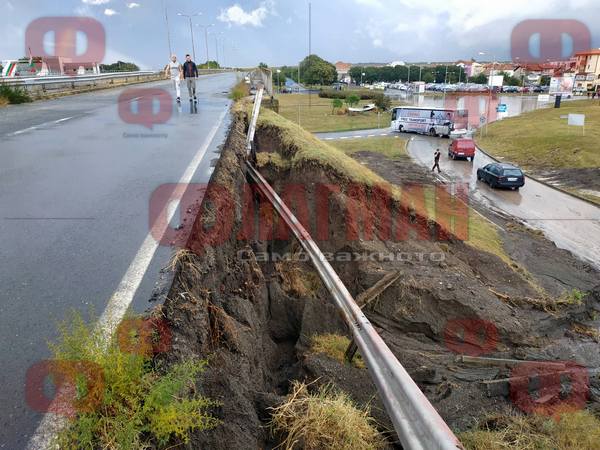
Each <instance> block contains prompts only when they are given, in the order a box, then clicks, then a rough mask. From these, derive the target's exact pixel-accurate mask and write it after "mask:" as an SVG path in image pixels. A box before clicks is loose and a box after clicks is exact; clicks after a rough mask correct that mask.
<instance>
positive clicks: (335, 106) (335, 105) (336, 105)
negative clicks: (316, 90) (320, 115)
mask: <svg viewBox="0 0 600 450" xmlns="http://www.w3.org/2000/svg"><path fill="white" fill-rule="evenodd" d="M342 106H344V103H343V102H342V100H341V99H339V98H334V99H333V100H332V101H331V108H332V109H331V114H335V110H336V109H340V108H341V107H342Z"/></svg>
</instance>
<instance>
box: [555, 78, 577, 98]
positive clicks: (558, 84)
mask: <svg viewBox="0 0 600 450" xmlns="http://www.w3.org/2000/svg"><path fill="white" fill-rule="evenodd" d="M574 84H575V76H573V75H571V76H564V77H552V78H550V94H557V95H570V94H572V93H573V85H574Z"/></svg>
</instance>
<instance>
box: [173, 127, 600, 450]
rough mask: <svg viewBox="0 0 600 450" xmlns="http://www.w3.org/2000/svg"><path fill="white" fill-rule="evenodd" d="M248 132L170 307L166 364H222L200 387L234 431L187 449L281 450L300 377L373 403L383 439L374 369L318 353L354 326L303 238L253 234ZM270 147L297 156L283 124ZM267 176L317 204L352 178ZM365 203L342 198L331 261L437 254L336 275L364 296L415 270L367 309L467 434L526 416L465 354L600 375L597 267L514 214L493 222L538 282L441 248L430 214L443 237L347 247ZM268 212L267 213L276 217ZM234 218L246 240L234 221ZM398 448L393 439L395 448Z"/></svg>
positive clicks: (297, 173)
mask: <svg viewBox="0 0 600 450" xmlns="http://www.w3.org/2000/svg"><path fill="white" fill-rule="evenodd" d="M245 128H246V118H245V117H243V115H238V116H237V117H236V119H235V120H234V123H233V125H232V130H231V133H230V136H229V139H228V140H227V143H226V144H225V146H224V149H223V153H222V158H221V159H220V161H219V163H218V165H217V168H216V170H215V174H214V176H213V180H212V181H213V182H214V183H216V184H218V185H220V186H225V187H227V189H229V190H230V192H232V196H231V198H229V202H227V203H223V204H219V202H218V200H219V199H220V196H219V192H220V191H219V192H217V193H216V194H215V195H214V199H216V200H215V201H214V202H210V201H205V204H204V205H203V207H202V208H201V211H200V214H199V216H198V218H197V219H196V221H195V223H194V226H193V228H192V230H191V233H190V237H189V239H188V240H187V245H186V246H185V248H186V250H184V251H180V252H179V253H178V261H179V265H178V270H177V272H176V274H175V277H174V283H173V286H172V288H171V290H170V292H169V294H168V296H167V299H166V301H165V303H164V305H163V306H162V312H163V315H164V317H165V318H166V320H167V321H168V322H169V324H170V325H171V327H172V333H173V341H172V342H173V348H172V351H171V352H170V353H169V354H167V355H166V356H165V360H166V362H167V363H169V362H174V361H178V360H181V359H185V358H190V357H193V358H207V359H208V361H209V365H208V369H207V371H206V373H205V374H204V376H203V377H202V378H201V379H200V380H198V383H197V389H198V390H199V391H201V392H203V393H204V394H206V395H208V396H209V397H211V398H213V399H216V400H219V401H220V402H221V406H220V407H219V408H216V409H215V410H214V414H215V415H216V416H217V417H219V418H220V419H221V420H222V425H221V426H219V427H218V428H216V429H214V430H211V431H203V432H197V433H194V434H193V436H192V439H191V442H190V443H189V444H188V445H187V446H186V448H198V449H199V448H210V449H251V448H257V449H259V448H260V449H266V448H273V447H274V446H276V445H277V444H278V443H279V442H280V441H279V439H278V437H277V436H273V435H272V434H271V433H270V432H269V429H268V421H269V407H271V406H275V405H277V404H278V403H279V402H281V401H282V399H283V396H285V395H286V394H287V393H288V390H289V388H290V384H291V381H292V380H297V379H299V380H306V381H308V382H315V381H316V382H315V384H314V385H313V386H314V387H316V386H318V385H322V384H328V383H333V384H334V385H335V386H336V387H337V388H339V389H343V390H345V391H347V392H348V393H349V394H350V395H351V396H352V397H353V398H354V399H355V400H356V401H357V402H358V403H359V404H360V405H369V406H370V407H371V409H372V415H373V417H375V418H376V420H377V421H378V423H379V424H380V427H381V429H382V430H390V429H391V425H390V423H389V420H388V418H387V415H386V413H385V411H384V410H383V409H382V404H381V402H380V401H379V399H378V396H377V392H376V389H375V387H374V386H373V384H372V382H371V380H370V377H369V375H368V370H367V369H359V368H356V367H354V366H353V365H349V364H343V363H340V362H338V361H336V360H334V359H332V358H330V357H329V356H327V355H323V354H315V353H312V352H311V351H310V339H311V336H313V335H315V334H322V333H338V334H344V335H348V329H347V327H346V325H345V324H344V323H343V321H342V319H341V318H340V314H339V313H338V311H337V310H336V308H335V307H334V305H333V303H332V301H331V299H330V298H329V295H328V292H327V291H326V290H325V288H324V287H323V285H322V284H321V282H320V280H319V279H318V277H317V276H316V274H315V272H314V270H313V269H312V267H311V266H310V265H309V264H308V263H306V262H304V261H303V258H302V257H301V256H302V252H301V251H300V248H299V245H298V244H297V243H296V242H295V241H294V240H293V239H279V240H270V239H265V238H264V237H263V238H262V239H261V236H256V235H252V234H245V235H240V231H242V230H247V228H245V226H246V227H247V226H248V219H247V218H248V217H249V211H248V210H244V208H243V206H242V205H247V204H254V206H256V204H255V203H253V202H252V201H251V202H250V203H245V199H244V195H243V192H244V187H245V186H246V183H247V181H246V177H245V174H244V170H243V157H244V153H245V150H244V133H245ZM256 143H257V149H258V151H260V152H277V151H281V150H284V151H285V150H286V149H285V148H284V144H283V143H282V142H281V141H279V140H278V136H277V132H276V130H273V129H264V128H260V127H259V128H258V129H257V134H256ZM355 157H356V158H357V159H358V160H359V161H362V162H363V163H365V164H366V165H368V166H369V167H371V168H372V169H373V170H374V171H375V172H377V173H379V174H380V175H381V176H383V177H384V178H386V179H388V180H389V181H390V182H392V183H395V184H402V183H406V182H425V183H434V180H432V179H431V177H430V175H429V174H428V173H427V172H426V171H424V170H423V169H422V168H420V167H418V166H416V165H413V164H412V163H410V161H408V160H401V161H389V160H385V158H384V157H383V156H381V155H378V154H367V153H364V152H362V153H359V154H356V155H355ZM382 158H383V159H382ZM261 171H262V173H263V175H264V176H265V177H266V178H267V179H268V180H269V181H270V183H272V185H273V186H274V188H275V189H276V190H281V189H283V186H284V185H285V184H286V183H302V184H303V185H304V186H306V187H307V192H308V195H309V196H314V190H315V186H316V185H317V184H319V183H320V184H334V185H336V184H337V185H343V184H344V179H343V176H342V175H340V174H337V173H332V172H331V171H326V170H323V169H322V168H319V167H318V166H314V167H303V168H302V169H299V168H296V169H289V168H287V169H282V168H281V167H277V166H274V165H267V166H265V167H263V168H262V169H261ZM217 191H218V190H217ZM208 197H209V198H210V197H211V196H210V195H208ZM253 198H254V199H256V197H253ZM351 201H352V200H349V199H348V198H346V197H345V195H344V194H343V193H340V194H335V195H333V196H332V197H331V198H330V204H329V208H330V209H329V214H328V217H327V222H328V224H329V233H328V235H327V237H326V238H324V239H321V240H320V241H319V242H318V243H319V246H320V247H321V249H322V250H323V251H324V252H331V253H332V254H340V253H344V254H358V255H365V254H367V255H369V254H370V255H373V254H396V255H398V254H402V255H405V256H406V255H425V256H424V257H423V256H420V257H417V256H414V257H411V256H409V257H405V258H403V260H401V261H399V260H390V259H385V258H384V259H383V260H381V259H377V258H375V259H373V258H358V259H356V258H353V260H351V261H343V260H338V261H333V262H332V265H333V266H334V268H335V269H336V271H337V272H338V274H339V275H340V277H341V279H342V281H343V282H344V283H345V284H346V286H347V287H348V289H349V290H350V292H351V293H352V294H353V295H354V296H356V295H358V294H359V293H361V292H363V291H364V290H366V289H368V288H369V287H371V286H372V285H373V284H374V283H375V282H377V281H378V280H379V279H381V277H383V276H384V275H385V274H387V273H389V272H391V271H395V270H400V271H401V272H402V276H401V277H400V279H399V280H398V281H396V282H395V283H394V284H393V285H392V286H390V287H389V288H388V289H387V290H385V291H384V292H383V294H381V295H380V296H379V297H378V298H377V299H376V300H375V301H374V302H373V303H372V304H370V305H369V306H368V307H366V308H365V311H366V315H367V317H368V318H369V319H370V320H371V321H372V322H373V324H374V325H375V327H376V329H377V330H378V331H379V332H380V333H381V336H382V338H383V339H384V341H385V342H386V343H387V344H388V346H389V347H390V348H391V350H392V351H393V353H394V354H395V355H396V356H397V358H398V359H399V361H400V362H401V363H402V364H403V365H404V367H405V368H406V369H407V371H408V372H409V373H410V374H411V376H413V378H414V379H415V381H416V382H417V384H418V385H419V386H420V387H421V389H422V390H423V392H424V393H425V394H426V395H427V397H428V398H429V399H430V401H431V402H432V403H433V405H434V406H435V407H436V409H437V410H438V411H439V413H440V414H441V415H442V417H443V418H444V419H445V420H446V421H447V422H448V424H449V425H450V426H451V427H452V428H453V429H456V430H462V429H465V428H467V427H469V426H470V425H471V424H473V423H474V421H475V420H476V419H477V418H480V417H483V416H485V415H487V414H490V413H493V412H508V411H513V410H515V405H514V404H513V403H511V401H510V399H509V398H507V397H506V396H504V395H495V396H488V393H487V391H486V389H485V388H484V386H483V385H482V383H481V381H482V380H492V379H497V378H503V377H506V376H508V375H509V369H507V368H506V367H496V366H490V365H483V366H473V365H469V364H466V363H463V362H460V361H459V360H457V358H458V356H459V353H463V354H471V355H478V356H486V357H497V358H515V359H533V360H553V361H554V360H564V361H576V362H577V363H579V364H581V365H583V366H586V367H600V350H599V347H598V342H597V341H596V339H599V337H598V336H596V335H594V334H593V333H591V332H589V333H587V334H588V335H586V333H585V331H586V330H587V331H589V330H593V327H595V328H596V329H597V328H598V326H599V325H600V322H598V321H597V318H598V312H600V286H598V283H599V280H600V276H599V274H598V272H595V271H594V270H593V269H592V268H591V267H589V266H587V265H585V264H583V263H581V262H579V261H577V260H576V259H574V258H573V257H572V256H571V255H570V254H569V253H568V252H565V251H563V250H560V249H557V248H556V247H555V246H554V245H553V244H552V243H550V242H549V241H547V240H546V239H545V238H543V237H542V236H540V235H539V234H537V233H535V232H533V231H531V230H529V229H527V228H526V227H524V226H522V225H520V224H519V223H516V222H514V221H512V220H511V219H510V218H502V217H497V216H490V219H491V220H493V221H494V222H495V223H496V224H497V225H498V226H499V227H500V234H501V237H502V239H503V241H504V247H505V251H506V252H507V254H508V255H509V256H510V257H511V258H513V259H514V261H515V262H517V263H518V264H519V265H520V266H521V267H524V268H525V269H526V270H527V271H528V272H529V273H530V274H531V275H524V273H523V272H521V271H518V270H515V268H514V267H511V266H509V265H507V264H506V263H505V262H504V261H502V260H501V259H500V258H498V257H497V256H495V255H492V254H488V253H485V252H481V251H478V250H476V249H474V248H472V247H470V246H468V245H467V244H465V243H464V242H461V241H458V240H455V239H450V240H444V241H437V240H436V239H434V238H433V237H435V236H437V235H436V234H435V233H434V232H432V229H431V226H430V224H428V223H427V222H426V221H424V220H421V219H420V218H418V217H417V218H415V217H413V218H412V220H413V224H414V227H415V228H418V227H425V229H424V230H421V231H424V232H426V233H429V234H430V235H431V237H432V239H425V240H423V239H412V238H411V239H406V240H403V241H400V242H389V241H381V240H378V239H371V240H362V239H357V240H352V241H348V240H347V239H346V230H345V228H346V225H347V224H346V223H345V220H344V217H345V215H344V208H345V205H347V204H348V203H347V202H351ZM262 211H263V213H264V214H268V209H265V208H264V206H263V210H262ZM482 212H483V213H485V214H486V215H488V214H487V213H486V212H485V211H484V210H482ZM230 213H232V214H233V217H234V221H233V229H232V230H231V231H229V230H228V227H227V226H226V225H227V215H228V214H230ZM313 214H314V211H313ZM224 217H225V218H224ZM215 225H216V226H217V228H219V229H220V230H226V229H227V233H226V234H224V235H221V236H220V239H218V240H213V241H210V239H208V238H206V229H207V228H211V229H214V227H215ZM182 231H183V232H190V230H182ZM434 231H435V230H434ZM284 253H288V254H293V255H296V256H297V258H296V259H295V260H292V261H283V262H282V261H279V262H275V261H272V260H269V255H271V256H272V255H273V254H284ZM265 255H267V256H266V257H265ZM431 255H436V256H435V258H433V257H432V256H431ZM540 288H541V289H542V290H543V291H545V295H546V296H547V298H550V297H551V298H558V297H560V296H561V295H562V294H563V293H564V292H565V290H567V289H568V290H571V289H578V290H580V291H582V292H585V293H586V294H585V297H584V298H583V299H582V301H581V303H580V304H571V305H566V306H563V307H560V308H553V307H549V306H548V305H549V304H548V303H547V302H548V300H547V298H546V299H545V301H542V300H541V299H540V297H541V293H540ZM482 324H483V325H484V326H485V327H487V329H488V331H489V332H488V334H486V335H485V336H480V337H475V338H473V339H467V340H466V341H463V340H462V338H461V336H462V334H461V333H460V332H457V333H453V332H452V330H456V329H457V327H458V328H460V327H461V326H462V327H463V328H464V327H466V328H467V331H473V332H474V334H477V333H479V334H478V336H479V335H480V334H481V333H480V331H481V325H482ZM469 327H472V329H470V330H469ZM588 327H589V328H588ZM490 330H491V331H490ZM575 330H579V331H575ZM582 333H583V334H582ZM589 384H590V389H589V395H588V400H589V402H590V405H592V404H593V403H594V402H597V401H598V400H599V398H600V384H599V383H598V380H597V378H592V379H590V383H589ZM558 400H559V399H557V398H552V399H544V402H556V401H558ZM393 442H394V435H393V433H390V447H392V446H394V443H393ZM180 448H184V447H183V446H181V447H180Z"/></svg>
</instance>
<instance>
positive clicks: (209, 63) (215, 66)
mask: <svg viewBox="0 0 600 450" xmlns="http://www.w3.org/2000/svg"><path fill="white" fill-rule="evenodd" d="M220 68H221V66H220V65H219V63H218V62H217V61H207V62H205V63H203V64H200V65H199V66H198V69H220Z"/></svg>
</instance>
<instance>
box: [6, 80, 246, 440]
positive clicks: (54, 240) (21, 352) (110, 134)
mask: <svg viewBox="0 0 600 450" xmlns="http://www.w3.org/2000/svg"><path fill="white" fill-rule="evenodd" d="M235 81H236V77H235V75H234V74H220V75H212V76H206V77H201V78H200V79H199V80H198V99H199V103H198V108H197V114H191V110H190V105H189V103H188V99H187V95H186V94H187V92H184V93H183V98H182V102H183V105H182V107H181V108H177V106H176V104H175V103H174V102H172V100H170V101H169V103H168V108H169V109H172V115H171V117H170V118H169V119H168V120H167V121H166V122H165V123H159V124H155V125H154V127H153V128H152V129H149V128H146V127H144V126H142V125H140V124H135V123H127V122H126V121H124V120H123V118H122V116H120V115H119V114H118V102H117V99H118V97H119V95H120V94H121V93H122V92H123V91H125V90H127V89H137V88H149V87H152V88H157V89H165V91H166V92H169V93H171V92H170V91H171V86H170V83H169V82H158V83H151V84H143V85H136V86H129V87H124V88H118V89H111V90H106V91H100V92H95V93H87V94H80V95H76V96H71V97H64V98H60V99H56V100H51V101H45V102H36V103H32V104H27V105H22V106H11V107H8V108H2V109H0V139H1V142H2V145H1V146H0V211H1V213H2V214H0V237H1V240H2V243H1V247H0V248H1V254H2V264H1V265H0V342H2V345H1V347H0V360H1V361H2V369H3V370H2V372H1V373H0V399H1V404H0V417H1V419H0V448H3V449H10V450H13V449H15V450H16V449H22V448H25V447H26V446H27V443H28V441H29V440H30V437H31V436H32V435H33V433H34V431H35V430H36V427H37V425H38V423H39V422H40V419H41V418H42V414H41V413H40V412H39V411H35V410H34V409H35V408H32V407H31V405H28V404H27V403H26V401H25V392H26V389H29V388H30V386H26V383H25V379H26V372H27V369H28V368H29V367H31V366H32V365H34V364H35V363H37V362H39V361H41V360H44V359H47V358H48V357H49V356H50V355H49V352H48V349H47V342H48V341H49V340H53V339H55V338H56V335H57V328H56V324H57V322H58V321H60V320H63V319H64V318H65V317H66V314H67V313H68V312H69V311H70V310H73V309H75V310H78V311H80V312H81V313H82V315H83V316H84V317H86V316H87V315H88V313H89V311H90V310H93V311H94V312H95V315H96V316H100V315H101V314H102V313H103V311H105V308H106V307H107V304H109V299H110V300H113V299H114V298H115V296H116V294H117V293H118V294H119V295H118V296H117V297H119V298H121V299H122V298H124V296H125V294H124V293H125V292H127V293H130V294H131V296H132V298H131V299H130V300H131V303H130V306H131V309H133V310H134V311H138V312H141V311H144V310H146V309H147V308H148V307H149V306H150V303H149V302H148V300H149V299H150V298H151V297H152V295H153V291H155V288H156V284H157V283H158V282H160V281H161V280H160V278H161V277H160V271H161V268H162V267H164V266H165V265H166V264H167V262H168V260H169V258H170V256H171V252H172V249H171V248H170V247H168V246H158V248H156V244H154V245H152V244H153V242H152V239H148V237H149V228H150V227H149V218H148V217H149V202H150V197H151V194H152V193H153V191H154V190H155V189H157V188H158V187H159V186H160V185H162V184H164V183H178V182H180V181H181V180H188V179H189V180H190V181H192V182H196V183H206V182H207V181H208V180H209V177H210V175H211V173H212V171H213V166H214V163H215V161H216V158H218V157H219V154H218V146H219V145H220V144H222V143H223V141H224V138H225V135H226V131H227V127H228V122H229V116H228V114H227V111H228V107H229V104H230V102H229V100H228V98H227V95H226V92H228V91H229V89H230V87H231V86H232V85H233V84H234V83H235ZM182 90H184V89H183V86H182ZM153 108H155V109H154V110H153V111H154V112H153V113H152V114H154V113H155V112H156V105H154V106H153ZM132 110H134V111H135V108H133V109H132ZM63 119H65V120H63ZM148 243H150V245H147V244H148ZM141 254H143V255H144V256H145V257H147V260H146V261H145V262H144V263H143V264H142V263H139V264H134V263H135V261H138V260H139V258H138V257H139V255H141ZM138 262H139V261H138ZM131 274H133V275H131ZM130 275H131V277H130V278H136V277H137V278H136V279H137V281H136V283H137V282H139V285H138V284H135V283H133V284H132V285H128V283H129V282H130V278H127V277H128V276H130ZM162 281H163V282H164V281H165V280H162ZM132 286H133V287H132ZM125 306H127V305H125Z"/></svg>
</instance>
